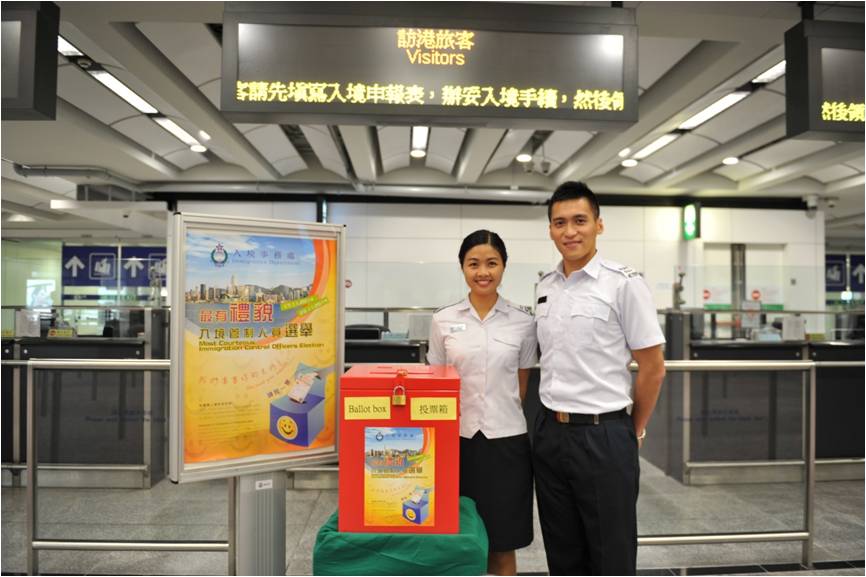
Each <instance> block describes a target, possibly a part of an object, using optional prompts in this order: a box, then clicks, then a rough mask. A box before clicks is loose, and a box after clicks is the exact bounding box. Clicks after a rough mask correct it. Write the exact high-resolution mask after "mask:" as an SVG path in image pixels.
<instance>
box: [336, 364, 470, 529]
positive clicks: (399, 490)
mask: <svg viewBox="0 0 866 577" xmlns="http://www.w3.org/2000/svg"><path fill="white" fill-rule="evenodd" d="M340 397H341V398H340V495H339V497H340V505H339V529H340V531H349V532H359V533H457V532H458V531H459V529H460V527H459V525H460V523H459V505H458V497H459V491H460V480H459V469H460V429H459V422H460V414H459V402H460V377H459V376H458V375H457V371H456V370H455V369H454V367H446V366H433V367H431V366H426V365H375V364H370V365H355V366H354V367H352V368H351V369H350V370H349V371H347V372H346V374H345V375H343V377H342V379H340Z"/></svg>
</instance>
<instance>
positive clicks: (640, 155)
mask: <svg viewBox="0 0 866 577" xmlns="http://www.w3.org/2000/svg"><path fill="white" fill-rule="evenodd" d="M679 137H680V135H679V134H677V133H676V132H671V133H669V134H663V135H662V136H659V137H658V138H656V139H655V140H653V141H652V142H650V143H649V144H647V145H646V146H644V147H643V148H641V149H640V150H638V151H637V152H635V153H634V157H635V158H637V159H639V160H643V159H644V158H646V157H647V156H649V155H650V154H653V153H654V152H657V151H659V150H660V149H662V148H664V147H665V146H667V145H668V144H670V143H671V142H673V141H674V140H676V139H677V138H679Z"/></svg>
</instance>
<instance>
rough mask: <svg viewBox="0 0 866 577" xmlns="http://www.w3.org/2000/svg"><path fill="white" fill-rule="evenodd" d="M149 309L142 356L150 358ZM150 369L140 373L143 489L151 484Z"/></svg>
mask: <svg viewBox="0 0 866 577" xmlns="http://www.w3.org/2000/svg"><path fill="white" fill-rule="evenodd" d="M150 315H151V310H150V307H148V308H145V309H144V358H145V359H150V358H151V356H153V355H152V352H151V335H150V331H151V330H152V328H153V326H152V325H153V323H152V319H151V318H150ZM151 374H152V373H151V372H150V371H144V373H143V374H142V376H141V378H142V382H143V385H144V386H143V391H142V395H143V399H142V405H141V406H142V409H143V410H142V415H141V419H142V422H141V425H142V451H143V455H142V457H143V461H142V462H143V463H144V467H145V469H144V479H142V486H143V487H144V488H145V489H149V488H150V487H151V484H152V483H153V459H152V457H153V455H151V451H152V447H151V443H152V441H153V439H152V438H151V434H152V431H151V427H152V423H153V392H152V390H151V382H152V376H151Z"/></svg>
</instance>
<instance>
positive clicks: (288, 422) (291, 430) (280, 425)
mask: <svg viewBox="0 0 866 577" xmlns="http://www.w3.org/2000/svg"><path fill="white" fill-rule="evenodd" d="M277 431H279V433H280V436H282V437H283V438H284V439H286V440H287V441H293V440H294V439H295V437H297V436H298V424H297V423H296V422H295V420H294V419H293V418H291V417H289V416H288V415H283V416H282V417H280V418H279V419H278V420H277Z"/></svg>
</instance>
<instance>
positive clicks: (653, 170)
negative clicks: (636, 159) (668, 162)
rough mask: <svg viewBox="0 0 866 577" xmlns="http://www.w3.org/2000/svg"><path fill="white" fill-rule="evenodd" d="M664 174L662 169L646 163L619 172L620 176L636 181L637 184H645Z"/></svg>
mask: <svg viewBox="0 0 866 577" xmlns="http://www.w3.org/2000/svg"><path fill="white" fill-rule="evenodd" d="M664 173H665V171H664V169H662V168H659V167H657V166H653V165H651V164H649V163H648V162H641V163H638V165H637V166H633V167H631V168H626V169H625V170H623V171H621V172H620V174H621V175H622V176H625V177H628V178H631V179H633V180H637V181H638V182H647V181H649V180H652V179H654V178H657V177H659V176H661V175H662V174H664Z"/></svg>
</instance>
